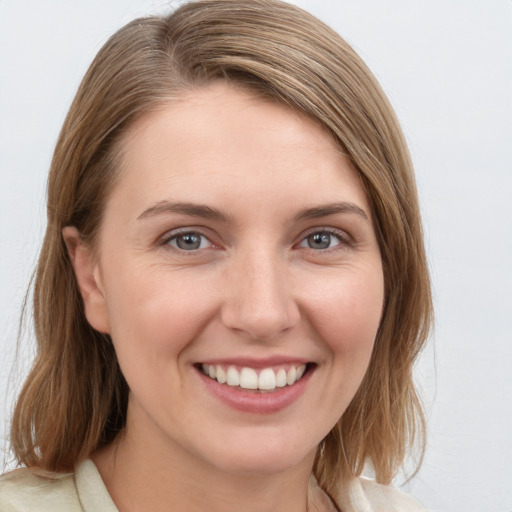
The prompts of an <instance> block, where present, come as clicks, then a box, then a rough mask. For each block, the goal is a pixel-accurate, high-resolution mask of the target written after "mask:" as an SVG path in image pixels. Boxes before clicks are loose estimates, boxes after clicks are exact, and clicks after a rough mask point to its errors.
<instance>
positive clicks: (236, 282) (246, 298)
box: [221, 251, 300, 340]
mask: <svg viewBox="0 0 512 512" xmlns="http://www.w3.org/2000/svg"><path fill="white" fill-rule="evenodd" d="M262 252H263V251H259V252H258V253H252V254H251V255H250V256H246V257H240V259H239V261H237V262H236V263H234V264H233V265H232V266H231V267H230V268H229V271H228V274H229V275H228V276H226V277H227V279H226V281H225V282H224V285H223V286H225V287H226V288H225V290H226V294H225V300H224V302H223V306H222V311H221V320H222V322H223V324H224V325H225V326H226V327H228V328H229V329H233V330H237V331H240V332H243V333H245V334H246V335H248V336H249V337H250V338H253V339H257V340H272V339H274V338H276V337H278V336H279V335H280V334H282V333H284V332H285V331H288V330H290V329H292V328H293V327H294V326H295V325H297V323H298V322H299V320H300V310H299V307H298V304H297V302H296V300H295V298H294V294H293V290H292V286H291V278H290V272H289V269H288V268H287V264H286V262H284V261H282V260H281V259H280V258H278V257H272V255H269V254H266V253H265V254H262Z"/></svg>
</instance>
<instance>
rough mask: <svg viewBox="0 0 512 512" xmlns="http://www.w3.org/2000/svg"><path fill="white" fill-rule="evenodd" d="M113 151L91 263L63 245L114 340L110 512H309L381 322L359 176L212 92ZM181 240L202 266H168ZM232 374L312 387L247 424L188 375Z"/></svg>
mask: <svg viewBox="0 0 512 512" xmlns="http://www.w3.org/2000/svg"><path fill="white" fill-rule="evenodd" d="M122 144H123V162H122V166H121V170H120V172H121V175H120V179H119V182H118V184H117V185H116V187H115V189H114V191H113V192H112V195H111V197H110V198H109V200H108V202H107V204H106V209H105V215H104V219H103V223H102V226H101V229H100V234H99V238H98V240H97V244H96V246H95V247H94V248H93V249H91V248H89V247H87V246H85V245H84V244H83V243H82V242H81V241H80V239H79V235H78V232H77V231H76V229H75V228H73V227H68V228H65V230H64V232H63V234H64V238H65V240H66V243H67V246H68V249H69V252H70V255H71V259H72V261H73V263H74V268H75V272H76V275H77V280H78V283H79V287H80V290H81V293H82V296H83V299H84V304H85V310H86V315H87V318H88V320H89V322H90V323H91V325H92V326H93V327H94V328H96V329H98V330H99V331H102V332H106V333H109V334H110V335H111V337H112V340H113V343H114V345H115V348H116V352H117V354H118V358H119V362H120V365H121V368H122V370H123V373H124V375H125V377H126V380H127V382H128V384H129V386H130V389H131V395H130V401H129V408H128V418H127V426H126V430H125V432H124V433H123V434H122V435H121V436H120V437H119V438H118V440H117V441H116V442H115V443H114V444H112V445H110V446H108V447H107V448H106V449H104V450H102V451H101V452H98V453H96V454H94V455H93V457H92V458H93V460H94V461H95V463H96V465H97V466H98V468H99V471H100V473H101V475H102V477H103V479H104V481H105V484H106V486H107V488H108V490H109V492H110V494H111V496H112V498H113V500H114V502H115V503H116V505H117V507H118V508H119V510H120V511H122V512H126V511H136V510H137V511H140V510H153V511H160V510H168V509H169V504H172V510H173V511H176V512H180V511H187V512H190V511H196V510H197V511H199V510H201V511H202V510H206V509H208V510H211V511H217V510H218V511H221V510H222V511H223V512H226V511H228V512H229V511H235V510H236V511H239V510H245V511H248V512H250V511H256V510H257V511H259V512H262V511H263V512H264V511H269V512H270V511H275V510H280V511H284V512H286V511H290V512H291V511H293V512H297V511H301V510H306V502H307V495H308V481H309V477H310V474H311V469H312V465H313V461H314V456H315V453H316V450H317V446H318V444H319V443H320V441H321V440H322V439H323V438H324V436H325V435H326V434H327V433H328V432H329V430H330V429H331V428H332V427H333V426H334V424H335V423H336V422H337V420H338V419H339V418H340V416H341V415H342V414H343V412H344V411H345V409H346V407H347V406H348V404H349V403H350V401H351V399H352V398H353V396H354V394H355V392H356V390H357V388H358V386H359V385H360V383H361V380H362V378H363V376H364V373H365V371H366V369H367V367H368V363H369V359H370V356H371V352H372V348H373V344H374V340H375V335H376V332H377V329H378V326H379V322H380V318H381V312H382V304H383V276H382V264H381V257H380V252H379V248H378V244H377V241H376V237H375V233H374V229H373V225H372V221H371V208H370V205H369V202H368V199H367V197H366V195H365V193H364V190H363V188H362V186H361V184H360V182H359V180H358V178H357V175H356V173H355V172H354V170H353V169H352V168H351V166H350V164H349V161H348V160H347V159H346V158H345V157H344V156H343V155H342V154H341V153H340V151H339V149H338V148H337V147H336V145H335V144H334V142H333V140H332V139H331V137H330V136H329V135H328V134H327V133H325V132H324V131H323V129H322V128H321V127H320V126H318V125H317V124H315V123H314V122H312V121H311V120H308V119H306V118H304V117H302V116H300V115H298V114H297V113H294V112H293V111H291V110H290V109H288V108H287V107H285V106H282V105H280V104H276V103H272V102H270V101H268V100H264V99H262V98H259V97H257V96H256V95H254V94H252V93H249V92H247V91H245V90H241V89H236V88H233V87H232V86H228V85H225V84H223V83H214V84H211V85H209V86H208V87H206V88H204V89H201V90H196V91H193V92H189V93H187V94H186V95H184V96H183V97H182V98H181V99H180V100H179V101H174V102H173V103H170V104H169V105H168V106H166V107H165V108H162V109H161V110H159V111H157V112H152V113H149V114H147V115H145V116H143V117H142V118H140V119H139V120H137V121H136V122H135V123H134V125H133V126H132V127H131V128H130V129H129V131H128V132H127V133H126V134H125V135H124V139H123V142H122ZM165 202H170V203H191V204H194V205H197V204H200V205H207V206H208V207H210V208H212V209H215V210H217V211H219V212H220V213H221V214H222V216H223V217H225V218H223V219H220V218H206V217H204V216H201V215H196V214H193V212H192V213H191V212H188V213H187V212H181V213H178V212H175V211H169V210H168V209H167V210H166V209H165V207H164V208H162V205H163V204H167V203H165ZM340 203H342V205H343V208H341V209H339V210H340V211H336V212H335V213H333V211H319V210H318V211H316V215H317V216H316V217H315V218H310V217H311V215H310V216H309V217H307V216H306V217H305V216H304V215H303V216H302V218H299V216H300V213H301V212H303V211H304V210H307V209H311V208H323V207H325V206H326V205H333V204H335V205H339V204H340ZM155 205H156V207H155ZM144 212H146V213H144ZM196 213H197V212H196ZM177 230H181V231H179V233H181V234H182V233H183V230H185V231H186V232H194V233H198V234H200V235H201V237H200V238H199V240H200V242H201V245H200V246H199V248H197V249H193V250H182V249H180V248H179V246H178V242H179V243H180V244H182V242H183V238H179V237H178V238H177V235H178V234H179V233H177ZM315 233H316V234H317V235H319V234H320V235H322V236H324V240H327V241H328V246H329V247H328V248H324V249H322V248H319V247H318V246H317V245H315V244H314V243H313V244H312V243H311V242H312V240H313V239H312V235H313V234H315ZM234 356H236V357H242V358H252V359H261V358H268V357H273V356H276V357H278V358H279V357H287V358H292V359H293V358H300V359H301V360H306V361H309V362H310V363H311V364H310V368H312V370H310V372H309V375H308V380H307V382H306V385H305V387H304V391H303V393H301V394H300V396H299V397H298V398H297V399H296V400H294V401H293V403H291V404H290V405H288V406H286V407H284V408H282V409H279V410H278V411H276V412H273V413H271V414H256V413H252V412H244V411H239V410H235V409H234V408H232V407H230V406H229V405H226V404H225V403H223V402H222V401H220V400H219V399H218V397H216V396H214V395H213V394H212V393H211V392H210V391H209V390H208V389H207V387H206V386H205V385H204V377H203V376H202V375H201V374H200V372H199V371H198V369H197V367H196V365H197V364H198V363H201V362H202V361H205V360H211V359H214V358H230V357H234ZM310 494H311V491H310ZM256 496H257V500H256V499H255V497H256ZM318 508H320V509H321V508H322V505H318ZM310 510H314V508H313V507H310Z"/></svg>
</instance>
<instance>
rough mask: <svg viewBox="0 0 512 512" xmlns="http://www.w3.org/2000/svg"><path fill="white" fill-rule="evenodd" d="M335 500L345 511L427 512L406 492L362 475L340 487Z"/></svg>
mask: <svg viewBox="0 0 512 512" xmlns="http://www.w3.org/2000/svg"><path fill="white" fill-rule="evenodd" d="M335 500H336V502H337V504H338V506H339V507H340V508H341V510H343V511H346V512H391V511H393V512H427V510H426V509H425V508H424V507H422V506H421V505H420V504H419V503H418V502H417V501H416V500H415V499H414V498H412V497H411V496H409V495H408V494H405V493H404V492H401V491H399V490H398V489H396V488H394V487H391V486H389V485H381V484H378V483H377V482H375V481H374V480H371V479H369V478H364V477H359V478H354V479H353V480H351V481H350V482H349V483H348V484H347V485H345V486H344V487H343V488H340V492H339V494H338V496H336V497H335Z"/></svg>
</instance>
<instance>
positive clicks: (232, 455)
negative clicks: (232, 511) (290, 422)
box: [208, 438, 317, 475]
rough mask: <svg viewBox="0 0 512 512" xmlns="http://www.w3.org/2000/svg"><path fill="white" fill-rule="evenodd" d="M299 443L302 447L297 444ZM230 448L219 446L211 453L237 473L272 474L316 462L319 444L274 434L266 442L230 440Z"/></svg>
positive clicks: (224, 467) (216, 461) (223, 466)
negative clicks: (309, 444)
mask: <svg viewBox="0 0 512 512" xmlns="http://www.w3.org/2000/svg"><path fill="white" fill-rule="evenodd" d="M297 447H299V448H297ZM225 448H226V449H220V450H219V449H217V450H215V456H214V457H213V458H212V457H211V452H210V456H209V457H208V458H209V459H210V460H211V461H212V463H213V464H214V465H215V466H216V467H217V468H218V469H220V470H221V471H223V472H225V473H230V474H237V475H271V474H277V473H282V472H286V471H288V470H291V469H293V468H296V467H299V466H302V465H309V466H312V465H313V461H314V458H315V454H316V450H317V445H316V444H314V445H313V446H312V447H309V448H305V447H304V446H301V444H300V443H292V442H290V439H288V440H285V441H281V442H280V441H279V440H278V439H275V438H273V439H272V438H271V439H265V440H264V442H257V441H256V440H254V439H253V440H252V441H249V443H243V444H242V443H240V444H239V443H235V442H233V443H229V445H228V446H225Z"/></svg>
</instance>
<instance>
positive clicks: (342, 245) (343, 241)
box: [158, 228, 353, 255]
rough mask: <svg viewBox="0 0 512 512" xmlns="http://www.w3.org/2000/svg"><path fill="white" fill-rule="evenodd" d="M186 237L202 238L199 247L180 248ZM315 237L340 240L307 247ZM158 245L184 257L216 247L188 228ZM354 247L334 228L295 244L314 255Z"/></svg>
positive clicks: (306, 236) (314, 232) (169, 236)
mask: <svg viewBox="0 0 512 512" xmlns="http://www.w3.org/2000/svg"><path fill="white" fill-rule="evenodd" d="M186 235H189V236H196V237H199V238H200V242H199V243H200V245H199V247H197V248H193V249H191V250H187V249H183V248H181V247H179V246H178V242H177V240H178V239H179V238H180V237H184V236H186ZM315 235H328V236H329V237H330V239H329V244H330V243H331V242H332V237H334V238H335V239H337V240H338V243H336V244H335V245H334V246H332V247H326V248H316V249H315V248H313V247H309V246H308V245H306V244H308V239H309V238H310V237H312V236H315ZM173 241H174V242H176V245H173V244H172V242H173ZM204 241H207V243H208V244H209V245H208V246H207V247H201V245H203V242H204ZM158 245H159V246H162V247H164V246H167V247H170V248H172V250H174V251H176V252H178V253H180V254H183V255H195V254H197V253H198V252H199V251H201V250H205V249H209V248H211V247H215V244H214V243H213V242H212V241H211V240H210V238H209V237H208V236H206V235H205V234H203V233H201V232H200V231H199V230H194V229H187V228H184V229H181V230H179V231H174V232H172V233H171V234H169V235H167V236H165V237H164V238H162V239H161V240H160V241H159V242H158ZM352 246H353V240H352V238H351V237H350V235H349V234H348V233H346V232H345V231H341V230H339V229H333V228H315V229H312V230H311V231H309V232H308V233H306V234H305V235H304V236H302V238H301V239H300V241H299V243H298V244H295V247H300V248H305V249H309V250H311V251H312V252H313V253H316V254H327V253H330V252H335V251H338V250H343V249H346V248H350V247H352Z"/></svg>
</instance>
